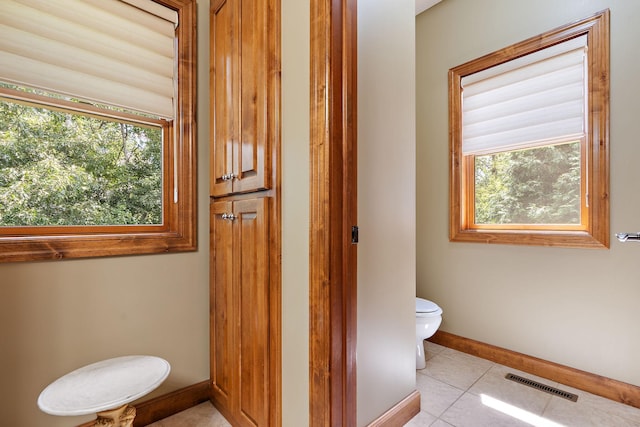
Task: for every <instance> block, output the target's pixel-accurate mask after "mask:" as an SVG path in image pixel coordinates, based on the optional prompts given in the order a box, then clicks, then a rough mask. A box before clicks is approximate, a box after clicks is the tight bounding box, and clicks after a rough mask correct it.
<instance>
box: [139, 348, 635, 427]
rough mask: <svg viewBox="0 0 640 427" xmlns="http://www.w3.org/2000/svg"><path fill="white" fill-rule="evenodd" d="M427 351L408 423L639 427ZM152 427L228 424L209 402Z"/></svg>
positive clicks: (468, 359) (482, 363)
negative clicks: (416, 400)
mask: <svg viewBox="0 0 640 427" xmlns="http://www.w3.org/2000/svg"><path fill="white" fill-rule="evenodd" d="M425 354H426V357H427V367H426V368H425V369H422V370H419V371H416V387H417V388H418V390H419V391H420V399H421V405H420V406H421V412H420V413H419V414H418V415H416V416H415V417H414V418H413V419H412V420H411V421H410V422H409V423H408V424H406V427H427V426H428V427H511V426H515V427H518V426H535V427H561V426H564V427H632V426H636V427H640V409H636V408H633V407H631V406H627V405H623V404H621V403H617V402H613V401H611V400H608V399H604V398H601V397H598V396H595V395H593V394H590V393H586V392H584V391H581V390H576V389H573V388H571V387H567V386H564V385H561V384H558V383H554V382H552V381H548V380H546V379H544V378H539V377H536V376H534V375H530V374H527V373H524V372H520V371H518V370H515V369H511V368H507V367H505V366H502V365H499V364H496V363H493V362H490V361H487V360H484V359H480V358H478V357H475V356H470V355H468V354H465V353H461V352H459V351H456V350H452V349H450V348H446V347H442V346H440V345H437V344H433V343H430V342H428V341H426V342H425ZM509 372H510V373H513V374H516V375H520V376H523V377H525V378H529V379H532V380H535V381H538V382H541V383H543V384H546V385H548V386H552V387H557V388H560V389H562V390H565V391H568V392H571V393H574V394H577V395H578V401H577V402H571V401H568V400H565V399H563V398H560V397H557V396H553V395H551V394H548V393H545V392H542V391H539V390H536V389H533V388H531V387H527V386H525V385H521V384H518V383H515V382H512V381H508V380H506V379H505V378H504V376H505V375H506V374H507V373H509ZM496 408H497V409H496ZM151 426H153V427H228V426H230V424H229V423H227V421H226V420H225V419H224V418H223V417H222V416H221V415H220V413H218V412H217V411H216V409H215V408H214V407H213V406H212V405H211V404H210V403H208V402H207V403H202V404H200V405H198V406H196V407H194V408H191V409H189V410H187V411H184V412H181V413H179V414H176V415H174V416H172V417H169V418H166V419H164V420H161V421H158V422H156V423H154V424H151ZM285 427H288V426H285ZM296 427H298V426H296Z"/></svg>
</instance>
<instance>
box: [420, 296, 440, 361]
mask: <svg viewBox="0 0 640 427" xmlns="http://www.w3.org/2000/svg"><path fill="white" fill-rule="evenodd" d="M440 323H442V309H441V308H440V307H438V305H437V304H436V303H434V302H432V301H429V300H427V299H423V298H417V297H416V369H424V368H425V366H427V365H426V362H425V359H424V340H426V339H427V338H429V337H430V336H431V335H433V334H435V333H436V331H437V330H438V328H439V327H440Z"/></svg>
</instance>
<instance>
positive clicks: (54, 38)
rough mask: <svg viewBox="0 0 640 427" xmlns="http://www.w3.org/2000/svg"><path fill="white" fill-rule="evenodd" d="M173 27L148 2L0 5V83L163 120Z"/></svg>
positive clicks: (171, 82) (30, 0)
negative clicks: (31, 88) (150, 115)
mask: <svg viewBox="0 0 640 427" xmlns="http://www.w3.org/2000/svg"><path fill="white" fill-rule="evenodd" d="M176 25H177V14H176V12H175V11H173V10H171V9H168V8H166V7H164V6H162V5H159V4H157V3H155V2H153V1H151V0H126V2H125V1H121V0H1V1H0V81H4V82H6V83H10V84H16V85H20V86H27V87H33V88H38V89H42V90H45V91H49V92H53V93H58V94H62V95H65V96H71V97H75V98H79V99H81V100H86V101H90V102H95V103H100V104H107V105H112V106H117V107H122V108H127V109H131V110H136V111H140V112H144V113H149V114H153V115H156V116H159V117H163V118H167V119H171V118H173V116H174V105H173V104H174V92H175V90H174V86H175V79H176V66H175V63H176V53H175V50H176V49H175V42H174V40H175V28H176Z"/></svg>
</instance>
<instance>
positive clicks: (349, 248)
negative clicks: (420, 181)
mask: <svg viewBox="0 0 640 427" xmlns="http://www.w3.org/2000/svg"><path fill="white" fill-rule="evenodd" d="M356 3H357V0H311V30H310V31H311V58H310V61H311V70H310V71H311V77H310V80H311V81H310V90H311V93H310V99H311V101H310V104H311V105H310V163H311V177H310V180H311V182H310V230H309V236H310V237H309V240H310V244H309V304H310V306H309V354H310V358H309V423H310V426H312V427H321V426H322V427H331V426H337V425H340V426H345V427H350V426H355V425H356V415H357V411H356V367H355V363H356V362H355V360H356V359H355V354H356V353H355V344H356V306H357V299H356V298H357V297H356V291H357V283H356V246H355V245H352V244H351V226H353V225H355V224H356V222H355V219H356V218H357V213H356V202H357V199H356V188H357V186H356V160H357V157H356V114H357V106H356V99H357V96H356V79H357V75H356V73H357V68H356V58H357V51H356V34H357V32H356V31H357V28H356Z"/></svg>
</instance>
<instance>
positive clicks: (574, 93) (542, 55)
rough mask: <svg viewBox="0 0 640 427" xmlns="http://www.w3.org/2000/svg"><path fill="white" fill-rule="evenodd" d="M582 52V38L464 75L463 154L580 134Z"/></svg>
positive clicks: (583, 106)
mask: <svg viewBox="0 0 640 427" xmlns="http://www.w3.org/2000/svg"><path fill="white" fill-rule="evenodd" d="M586 56H587V39H586V36H581V37H578V38H575V39H571V40H568V41H565V42H563V43H560V44H557V45H554V46H551V47H548V48H545V49H543V50H540V51H537V52H535V53H532V54H529V55H526V56H524V57H521V58H518V59H516V60H513V61H509V62H506V63H504V64H501V65H498V66H495V67H491V68H488V69H486V70H483V71H480V72H477V73H474V74H471V75H468V76H465V77H463V78H462V125H463V126H462V152H463V154H464V155H469V154H476V155H479V154H487V153H497V152H503V151H510V150H517V149H524V148H533V147H539V146H543V145H548V144H552V143H554V141H558V142H560V141H566V140H567V139H570V138H573V137H575V138H576V139H577V138H580V137H582V136H583V135H584V131H585V120H586V118H585V109H586V102H587V99H586V93H587V89H586V81H587V79H586V73H587V67H586Z"/></svg>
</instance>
